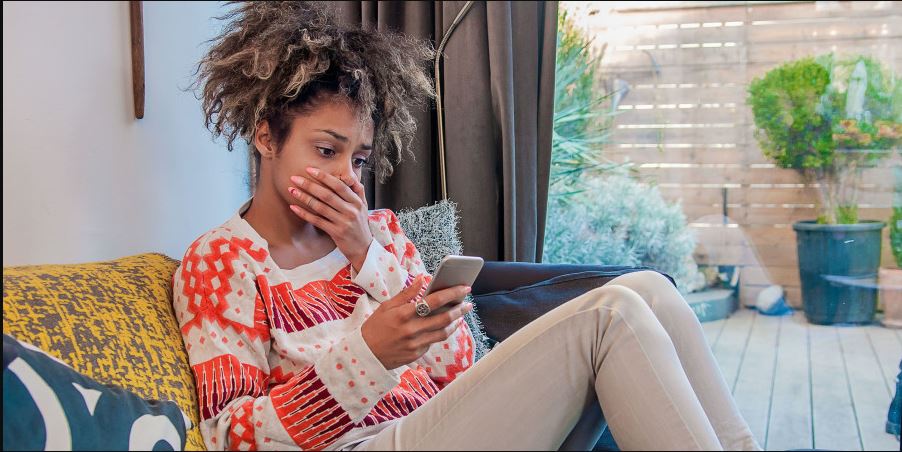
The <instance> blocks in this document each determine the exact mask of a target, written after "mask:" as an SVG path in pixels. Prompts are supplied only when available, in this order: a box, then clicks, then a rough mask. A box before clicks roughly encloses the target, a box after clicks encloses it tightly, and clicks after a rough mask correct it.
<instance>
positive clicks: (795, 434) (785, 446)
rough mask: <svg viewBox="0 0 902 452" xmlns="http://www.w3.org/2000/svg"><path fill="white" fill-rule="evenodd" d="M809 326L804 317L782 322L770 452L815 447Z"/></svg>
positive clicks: (769, 434)
mask: <svg viewBox="0 0 902 452" xmlns="http://www.w3.org/2000/svg"><path fill="white" fill-rule="evenodd" d="M807 326H808V325H807V324H806V323H805V320H804V317H803V316H802V315H801V313H796V314H795V315H793V316H792V317H783V318H781V325H780V338H779V344H780V348H779V349H778V350H777V369H776V373H775V375H774V391H773V396H772V398H771V401H772V405H771V415H770V424H769V426H768V430H767V431H768V433H767V442H766V444H765V446H764V447H765V449H766V450H789V449H809V448H811V447H812V432H811V397H810V394H811V392H810V389H811V386H810V384H811V382H810V380H809V378H808V369H809V367H808V366H809V362H810V361H809V356H810V355H809V349H808V338H807V336H808V331H807Z"/></svg>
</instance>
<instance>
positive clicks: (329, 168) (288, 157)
mask: <svg viewBox="0 0 902 452" xmlns="http://www.w3.org/2000/svg"><path fill="white" fill-rule="evenodd" d="M258 136H259V134H258ZM372 145H373V124H372V121H369V120H368V121H365V122H362V121H360V120H359V119H358V117H357V115H356V112H355V111H354V109H353V108H352V107H351V106H350V105H349V104H348V103H346V102H342V101H323V102H321V103H320V104H319V105H317V106H316V107H315V108H314V109H313V110H311V111H310V112H308V113H307V114H304V115H299V116H296V117H295V118H294V120H293V121H292V123H291V127H290V129H289V132H288V136H287V137H286V139H285V141H284V143H283V144H282V148H281V150H280V151H279V152H275V153H271V154H270V155H269V156H267V155H265V154H264V155H263V159H262V162H261V164H269V165H270V169H271V171H270V174H271V175H272V183H274V184H275V189H276V192H277V193H279V195H280V196H281V197H282V198H283V199H284V200H285V201H286V203H292V202H296V199H295V198H294V197H293V196H292V195H291V193H290V192H289V191H288V188H289V187H294V186H295V184H294V183H292V182H291V177H292V176H301V177H304V178H306V179H308V180H311V181H312V180H314V179H313V177H312V176H311V175H310V174H309V173H308V172H307V168H308V167H313V168H317V169H319V170H320V171H324V172H326V173H328V174H331V175H333V176H335V177H337V178H339V179H342V180H344V181H346V182H347V183H350V182H351V181H352V179H353V180H356V181H359V180H360V177H361V173H362V172H363V167H364V166H365V165H367V164H368V163H369V162H368V159H369V157H370V154H371V153H372ZM257 148H258V149H260V147H259V146H258V147H257ZM261 182H263V181H262V180H261Z"/></svg>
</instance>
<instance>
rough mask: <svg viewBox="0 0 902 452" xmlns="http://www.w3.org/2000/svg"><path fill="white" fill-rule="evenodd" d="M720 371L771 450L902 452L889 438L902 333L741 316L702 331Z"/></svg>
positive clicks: (796, 319)
mask: <svg viewBox="0 0 902 452" xmlns="http://www.w3.org/2000/svg"><path fill="white" fill-rule="evenodd" d="M702 325H703V328H704V330H705V335H706V337H707V338H708V343H709V344H711V346H712V349H713V350H714V356H715V357H717V360H718V363H719V364H720V368H721V371H722V372H723V375H724V377H725V379H726V381H727V383H728V384H729V385H730V387H731V388H732V390H733V395H734V397H735V398H736V402H737V404H738V405H739V409H740V410H741V411H742V414H743V416H744V417H745V419H746V421H748V423H749V426H750V427H751V429H752V432H753V433H754V434H755V437H756V438H758V441H759V444H761V446H762V447H764V448H765V449H766V450H788V449H800V448H817V449H829V450H894V451H897V450H899V442H898V441H896V438H895V437H894V436H892V435H889V434H887V433H885V431H884V428H885V425H886V414H887V410H888V409H889V403H890V400H891V398H892V394H893V391H894V390H895V378H896V375H897V374H898V373H899V360H900V359H902V332H900V331H899V330H891V329H886V328H882V327H879V326H867V327H831V326H819V325H811V324H809V323H808V322H806V321H805V316H804V313H802V312H801V311H797V312H796V313H795V314H794V315H792V316H785V317H768V316H763V315H759V314H758V313H757V312H756V311H754V310H749V309H742V310H740V311H738V312H736V313H735V314H733V315H732V316H731V317H730V318H728V319H725V320H719V321H716V322H708V323H704V324H702Z"/></svg>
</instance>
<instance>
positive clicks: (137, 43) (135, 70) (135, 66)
mask: <svg viewBox="0 0 902 452" xmlns="http://www.w3.org/2000/svg"><path fill="white" fill-rule="evenodd" d="M141 3H142V2H140V1H129V2H128V7H129V18H130V22H131V34H132V93H133V95H134V98H135V118H137V119H141V118H143V117H144V17H143V16H144V14H143V11H142V9H143V6H142V4H141Z"/></svg>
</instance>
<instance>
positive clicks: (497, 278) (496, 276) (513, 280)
mask: <svg viewBox="0 0 902 452" xmlns="http://www.w3.org/2000/svg"><path fill="white" fill-rule="evenodd" d="M639 270H653V269H652V268H650V267H628V266H622V265H591V264H543V263H533V262H502V261H487V262H486V263H485V265H483V267H482V271H481V272H480V273H479V276H478V277H476V281H475V282H474V283H473V296H479V295H484V294H488V293H492V292H498V291H502V290H513V289H516V288H518V287H523V286H530V285H533V284H536V283H538V282H542V281H545V280H548V279H551V278H555V277H558V276H563V275H569V274H573V273H582V272H589V271H591V272H600V274H604V275H609V276H611V279H613V278H614V277H617V276H620V275H623V274H626V273H631V272H635V271H639ZM664 276H667V278H668V279H670V282H672V283H673V278H671V277H670V276H669V275H666V274H664Z"/></svg>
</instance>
